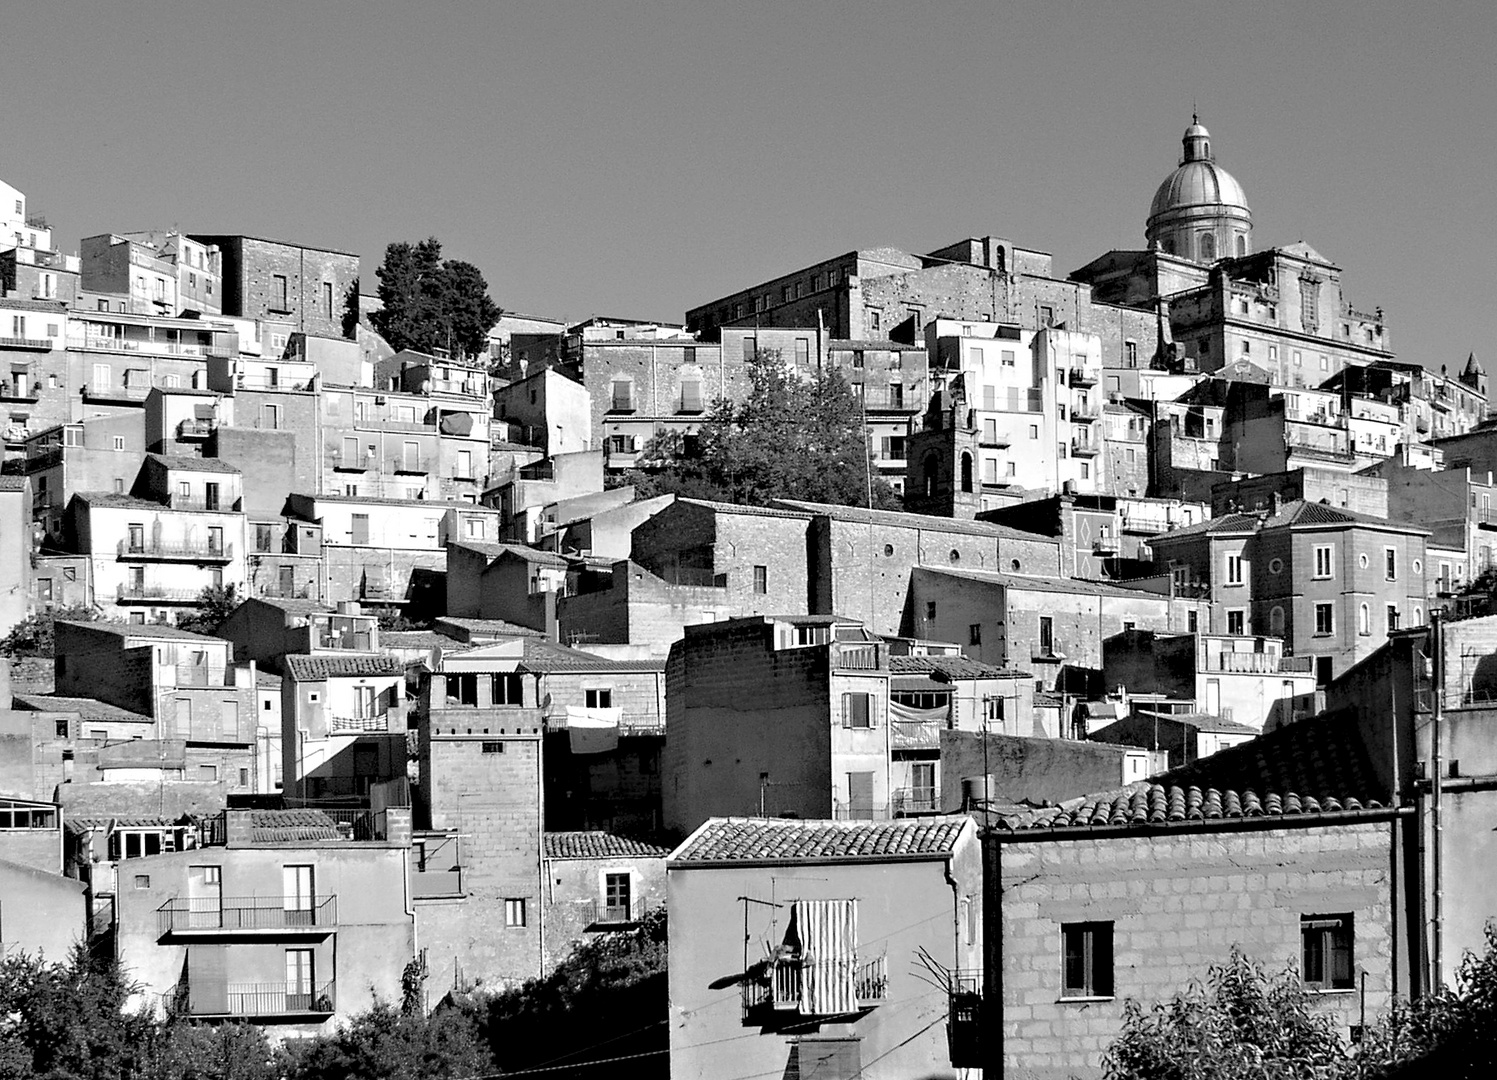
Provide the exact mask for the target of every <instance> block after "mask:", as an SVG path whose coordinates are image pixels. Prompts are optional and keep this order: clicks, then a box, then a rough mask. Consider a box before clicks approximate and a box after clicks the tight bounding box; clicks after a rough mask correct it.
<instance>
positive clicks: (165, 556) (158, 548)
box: [115, 540, 234, 563]
mask: <svg viewBox="0 0 1497 1080" xmlns="http://www.w3.org/2000/svg"><path fill="white" fill-rule="evenodd" d="M115 551H116V552H117V553H118V554H117V555H116V556H115V558H116V560H117V561H120V562H190V563H230V562H233V561H234V545H233V544H215V543H212V542H210V541H206V540H204V541H192V540H183V541H181V542H179V543H163V542H161V541H159V540H148V541H144V542H142V543H138V544H132V543H131V542H130V541H129V540H121V541H120V542H119V543H118V544H116V545H115Z"/></svg>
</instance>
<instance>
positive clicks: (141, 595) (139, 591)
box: [117, 585, 203, 604]
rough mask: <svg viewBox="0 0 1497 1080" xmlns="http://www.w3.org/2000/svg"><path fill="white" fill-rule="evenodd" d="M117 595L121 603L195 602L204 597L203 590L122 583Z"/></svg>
mask: <svg viewBox="0 0 1497 1080" xmlns="http://www.w3.org/2000/svg"><path fill="white" fill-rule="evenodd" d="M117 595H118V599H119V602H120V603H132V602H146V603H155V604H195V603H197V602H198V600H200V599H201V598H202V595H203V590H202V589H164V588H161V587H160V586H158V585H121V586H120V587H119V591H118V594H117Z"/></svg>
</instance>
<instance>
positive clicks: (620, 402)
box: [613, 379, 634, 412]
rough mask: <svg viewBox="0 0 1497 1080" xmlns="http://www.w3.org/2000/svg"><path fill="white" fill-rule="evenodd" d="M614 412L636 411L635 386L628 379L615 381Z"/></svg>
mask: <svg viewBox="0 0 1497 1080" xmlns="http://www.w3.org/2000/svg"><path fill="white" fill-rule="evenodd" d="M613 411H614V412H633V411H634V384H633V383H632V382H630V381H629V380H628V379H615V380H614V381H613Z"/></svg>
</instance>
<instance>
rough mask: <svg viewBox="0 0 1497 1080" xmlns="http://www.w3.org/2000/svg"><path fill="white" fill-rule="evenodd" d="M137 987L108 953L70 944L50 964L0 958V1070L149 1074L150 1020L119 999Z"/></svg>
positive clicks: (105, 1076) (99, 1076)
mask: <svg viewBox="0 0 1497 1080" xmlns="http://www.w3.org/2000/svg"><path fill="white" fill-rule="evenodd" d="M136 989H137V988H136V987H135V986H134V985H133V984H132V983H131V982H130V981H129V980H128V979H126V978H125V976H124V973H123V971H122V970H121V969H120V966H119V962H118V961H117V960H115V959H114V958H113V957H107V958H96V957H93V956H90V955H89V952H88V950H87V949H85V948H84V947H83V946H81V945H78V946H74V948H73V950H72V951H71V952H70V953H69V955H68V958H67V960H66V961H64V962H62V963H58V964H49V963H47V962H46V961H44V960H43V959H41V958H40V957H34V956H29V955H26V954H24V953H22V954H14V955H11V956H7V957H6V958H5V959H4V960H3V961H0V1078H3V1080H11V1078H12V1077H14V1078H20V1077H37V1076H39V1077H48V1078H52V1080H114V1078H117V1077H132V1076H141V1075H148V1073H147V1061H146V1057H147V1055H148V1053H149V1047H150V1044H151V1040H152V1036H153V1034H154V1022H153V1021H152V1020H151V1019H150V1018H149V1017H148V1016H143V1015H141V1014H139V1013H133V1012H127V1011H126V1010H125V1005H126V1002H127V1000H128V999H129V998H130V996H131V995H132V994H134V993H135V992H136Z"/></svg>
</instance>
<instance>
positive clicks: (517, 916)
mask: <svg viewBox="0 0 1497 1080" xmlns="http://www.w3.org/2000/svg"><path fill="white" fill-rule="evenodd" d="M504 925H505V926H524V925H525V900H524V898H523V897H521V898H517V899H515V898H512V899H508V900H505V901H504Z"/></svg>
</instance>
